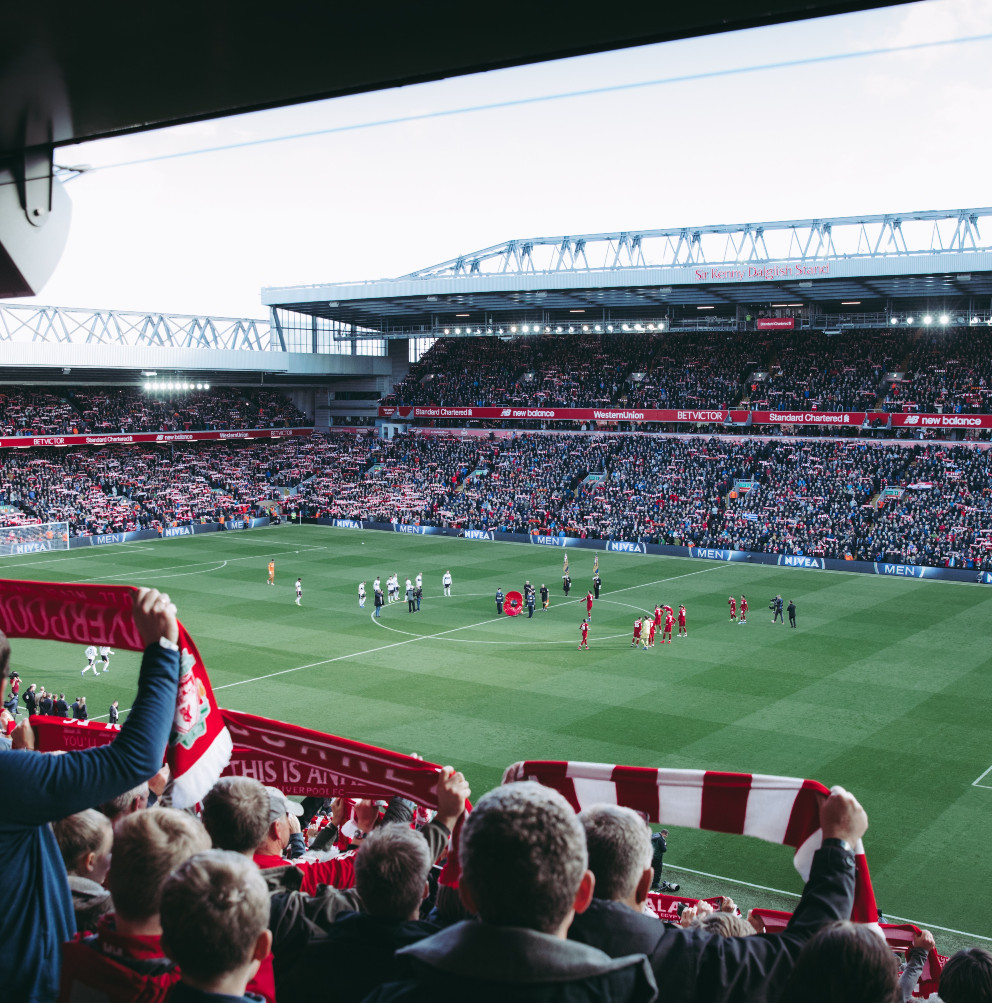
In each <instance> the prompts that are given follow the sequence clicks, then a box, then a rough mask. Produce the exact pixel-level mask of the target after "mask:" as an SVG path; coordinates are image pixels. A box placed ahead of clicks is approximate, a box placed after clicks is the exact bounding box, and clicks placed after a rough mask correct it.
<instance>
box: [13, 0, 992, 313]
mask: <svg viewBox="0 0 992 1003" xmlns="http://www.w3.org/2000/svg"><path fill="white" fill-rule="evenodd" d="M976 35H989V36H990V37H989V38H986V39H982V40H978V41H968V42H957V43H954V44H948V45H943V46H936V47H930V48H924V49H915V50H912V51H909V52H896V53H892V52H886V53H880V54H873V55H866V56H861V57H858V58H846V59H828V58H825V57H831V56H840V55H846V54H851V53H857V52H871V51H873V50H879V49H892V48H896V47H905V46H910V45H914V44H918V43H921V42H934V41H941V40H951V39H960V38H967V37H971V36H976ZM817 60H819V61H817ZM776 63H779V64H780V63H790V64H792V65H788V66H779V67H773V68H769V67H770V64H776ZM737 71H740V72H737ZM687 77H691V78H692V79H685V78H687ZM671 78H682V79H680V80H675V81H672V82H667V83H655V84H652V85H649V86H639V87H630V88H623V89H618V85H623V84H637V83H645V82H650V81H660V80H661V81H664V80H671ZM574 92H586V93H584V94H579V95H575V96H570V97H563V98H558V99H555V100H547V101H530V102H529V103H525V104H518V105H513V104H512V102H513V101H516V100H521V99H533V98H534V97H538V96H545V95H548V96H550V95H561V94H574ZM588 92H593V93H588ZM596 92H599V93H596ZM508 102H510V104H509V105H508V106H506V107H502V108H495V109H488V110H473V109H478V108H479V106H483V105H492V104H504V105H505V104H506V103H508ZM989 107H992V3H989V2H988V0H927V2H923V3H915V4H908V5H905V6H900V7H889V8H885V9H883V10H878V11H869V12H863V13H859V14H848V15H842V16H837V17H831V18H822V19H818V20H813V21H801V22H797V23H794V24H787V25H776V26H773V27H768V28H758V29H752V30H749V31H743V32H734V33H728V34H723V35H713V36H708V37H705V38H699V39H689V40H684V41H679V42H668V43H664V44H660V45H650V46H642V47H638V48H633V49H624V50H619V51H616V52H610V53H604V54H600V55H593V56H583V57H578V58H574V59H567V60H559V61H555V62H550V63H541V64H536V65H533V66H526V67H519V68H514V69H506V70H497V71H493V72H490V73H482V74H476V75H473V76H470V77H458V78H454V79H451V80H446V81H438V82H435V83H429V84H418V85H415V86H410V87H404V88H396V89H392V90H388V91H379V92H376V93H372V94H364V95H357V96H354V97H347V98H337V99H334V100H330V101H320V102H313V103H310V104H305V105H296V106H292V107H288V108H282V109H275V110H271V111H265V112H257V113H253V114H250V115H239V116H233V117H230V118H225V119H217V120H213V121H210V122H201V123H196V124H192V125H186V126H178V127H175V128H170V129H160V130H156V131H153V132H147V133H141V134H137V135H132V136H126V137H121V138H118V139H109V140H100V141H97V142H92V143H85V144H79V145H77V146H71V147H65V148H62V149H60V150H58V151H56V162H57V163H59V164H88V165H91V166H92V167H93V168H94V169H93V170H92V171H90V172H88V173H85V174H83V175H81V176H80V177H78V178H76V179H74V180H72V181H70V182H69V183H68V184H67V186H66V192H67V194H68V195H69V196H70V198H71V200H72V203H73V215H72V225H71V229H70V234H69V239H68V243H67V245H66V249H65V253H64V254H63V256H62V260H61V262H60V263H59V265H58V267H57V269H56V271H55V273H54V274H53V276H52V278H51V279H50V280H49V281H48V283H47V285H46V287H45V288H44V289H43V290H42V292H41V294H40V295H39V296H37V297H34V298H32V299H28V300H22V301H20V302H29V303H37V304H45V305H53V306H63V307H83V308H93V309H116V310H137V311H142V312H164V313H189V314H208V315H213V316H222V317H260V318H261V317H265V316H266V313H267V311H266V309H265V308H264V307H263V306H262V304H261V289H262V287H263V286H284V285H302V284H311V283H327V282H346V281H355V280H366V279H378V278H385V277H393V276H399V275H403V274H405V273H407V272H410V271H413V270H415V269H418V268H422V267H425V266H427V265H431V264H434V263H435V262H440V261H444V260H447V259H449V258H453V257H455V256H457V255H458V254H461V253H465V252H469V251H473V250H477V249H480V248H483V247H486V246H489V245H491V244H496V243H500V242H502V241H505V240H509V239H511V238H521V237H528V236H530V237H536V236H549V235H557V234H575V233H594V232H601V231H611V230H630V229H634V230H636V229H646V228H655V227H671V226H682V225H703V224H711V223H742V222H763V221H769V220H779V219H791V218H806V217H824V216H838V215H855V214H858V213H882V212H908V211H912V210H921V209H959V208H965V207H981V206H988V205H992V191H990V180H989V178H990V175H989V171H988V164H989V163H992V130H989V129H988V128H987V126H986V124H985V122H984V112H985V110H986V109H988V108H989ZM442 112H454V114H439V113H442ZM423 116H427V117H423ZM384 119H393V120H395V119H405V121H400V122H394V123H393V124H380V125H375V124H373V123H377V122H381V121H382V120H384ZM321 130H335V131H327V132H325V134H323V135H320V136H315V137H311V138H306V139H290V140H284V141H274V142H266V143H263V144H261V145H253V146H246V147H241V148H234V149H229V150H226V151H223V152H212V153H198V154H195V155H191V156H184V157H179V158H173V159H167V160H158V161H155V160H151V161H150V162H144V163H138V164H132V162H133V161H149V158H154V157H157V156H161V155H163V154H174V153H177V152H184V151H197V150H203V149H205V148H213V147H220V146H232V145H235V144H243V143H252V142H257V141H258V140H260V139H278V138H279V137H284V136H290V135H295V134H298V133H302V132H316V131H321ZM125 163H126V164H131V166H114V165H119V164H125ZM15 302H16V301H15Z"/></svg>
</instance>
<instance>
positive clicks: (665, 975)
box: [568, 787, 868, 1003]
mask: <svg viewBox="0 0 992 1003" xmlns="http://www.w3.org/2000/svg"><path fill="white" fill-rule="evenodd" d="M579 817H580V819H581V820H582V822H583V825H584V827H585V830H586V839H587V842H588V844H589V866H590V868H591V869H592V871H593V873H594V874H595V876H596V896H597V897H596V898H595V899H593V901H592V903H591V905H590V907H589V909H588V910H587V911H586V912H585V913H583V914H582V915H581V916H576V918H575V920H574V922H573V923H572V926H571V928H570V929H569V931H568V935H569V938H571V939H573V940H577V941H581V942H582V943H586V944H591V945H592V946H594V947H598V948H600V949H601V950H603V951H605V952H606V953H607V954H610V955H612V956H614V957H616V956H618V955H621V954H629V953H630V952H631V951H643V952H644V953H645V954H646V955H647V956H648V960H649V961H650V963H651V967H652V969H653V970H654V975H655V979H656V980H657V982H658V989H659V993H660V995H661V998H662V999H665V1000H679V1001H680V1003H764V1001H765V1000H774V999H777V998H778V995H779V993H780V992H781V990H782V987H783V985H784V983H785V981H786V979H787V978H788V976H789V973H790V972H791V971H792V968H793V965H794V964H795V962H796V958H797V957H798V956H799V952H800V950H801V948H802V947H803V945H804V944H805V943H806V942H807V941H808V940H809V939H810V938H811V937H812V936H813V934H815V933H816V932H817V931H818V930H820V929H822V928H823V927H824V926H826V925H827V924H828V923H830V922H832V921H833V920H837V919H847V918H848V917H849V916H850V915H851V907H852V905H853V903H854V853H853V851H852V849H851V847H853V846H854V845H855V844H856V843H857V842H858V840H859V839H860V838H861V836H862V835H863V834H864V832H865V830H866V829H867V828H868V818H867V816H866V815H865V812H864V809H863V808H862V807H861V805H860V804H858V801H857V799H856V798H855V797H854V796H853V795H852V794H849V793H848V792H847V791H845V790H844V789H843V788H842V787H835V788H833V790H832V791H831V793H830V797H829V798H827V800H826V801H825V802H824V803H823V805H822V807H821V809H820V826H821V828H822V830H823V847H822V848H821V849H819V850H817V851H816V853H815V854H814V856H813V864H812V867H811V869H810V876H809V881H807V883H806V888H805V889H804V891H803V896H802V899H801V900H800V902H799V905H798V906H797V907H796V911H795V912H794V913H793V915H792V919H791V920H790V922H789V925H788V926H787V927H786V928H785V930H783V931H782V933H779V934H765V935H763V936H760V937H731V938H725V937H721V936H719V935H717V934H713V933H709V932H707V931H705V930H703V929H701V928H691V929H687V930H683V929H677V928H674V927H669V926H667V925H666V924H664V923H662V922H661V921H660V920H658V919H655V918H654V917H651V916H645V915H643V914H642V913H641V911H640V906H641V904H642V903H643V902H644V900H645V899H646V898H647V894H648V889H649V888H650V885H651V878H652V874H653V871H652V868H651V840H650V835H649V833H648V829H647V826H646V825H645V824H644V821H643V819H641V817H640V816H639V815H637V814H636V812H633V811H630V810H629V809H627V808H618V807H616V806H607V805H598V806H596V807H594V808H590V809H588V810H587V811H584V812H582V814H581V815H580V816H579Z"/></svg>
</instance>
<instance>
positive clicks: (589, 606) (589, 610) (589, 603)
mask: <svg viewBox="0 0 992 1003" xmlns="http://www.w3.org/2000/svg"><path fill="white" fill-rule="evenodd" d="M586 619H587V620H591V619H592V592H587V593H586Z"/></svg>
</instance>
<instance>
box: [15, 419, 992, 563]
mask: <svg viewBox="0 0 992 1003" xmlns="http://www.w3.org/2000/svg"><path fill="white" fill-rule="evenodd" d="M0 475H2V480H0V526H5V525H6V526H15V525H21V524H24V523H32V522H35V523H37V522H60V521H67V522H68V523H69V527H70V533H71V534H72V535H86V534H94V533H109V532H122V531H127V530H132V529H142V528H149V527H153V526H155V527H161V526H171V525H175V524H177V523H188V522H217V521H222V520H225V519H227V518H231V517H236V516H239V515H251V514H256V513H260V512H262V511H263V510H264V508H265V507H266V503H267V502H271V500H272V499H277V500H278V501H279V502H280V503H281V504H283V505H285V507H287V508H290V509H292V510H294V511H298V512H299V514H300V515H302V516H304V517H330V518H342V519H366V520H370V521H379V522H390V521H400V522H409V523H417V524H420V525H430V526H448V527H452V526H453V527H459V528H464V529H490V530H499V531H502V532H513V533H540V534H564V535H570V536H579V537H588V538H592V539H612V540H637V541H643V542H647V543H662V544H679V545H688V546H704V547H721V548H725V549H735V550H754V551H768V552H775V553H787V554H805V555H813V556H822V557H830V558H849V559H853V560H868V561H882V560H884V561H892V562H897V563H903V564H927V565H932V566H938V567H942V566H951V567H964V568H968V567H975V568H983V569H992V454H990V452H989V451H987V450H982V449H976V448H972V447H968V446H964V445H954V444H949V443H937V442H934V443H921V444H917V445H913V446H897V445H894V444H885V443H875V442H868V441H864V440H858V441H852V440H837V439H826V438H823V439H807V440H773V441H768V440H761V439H755V438H745V437H741V436H736V437H735V436H728V437H720V438H716V437H713V438H708V439H705V438H697V437H676V436H652V435H599V436H597V435H554V434H522V435H518V436H515V437H513V438H510V439H481V438H478V437H473V438H467V439H459V438H455V437H453V436H445V435H439V434H430V435H421V434H414V435H407V436H402V437H398V438H396V439H393V440H391V441H388V442H387V441H383V440H381V439H379V438H377V437H375V436H373V435H367V434H361V435H359V434H354V433H334V434H331V435H327V436H313V437H309V438H306V439H299V440H296V439H294V440H281V441H278V442H275V443H265V444H233V443H224V444H190V445H184V446H182V447H179V446H175V447H172V448H169V447H166V446H110V447H103V448H100V449H98V450H93V451H87V452H74V453H66V452H64V451H61V450H55V449H39V450H32V451H21V450H18V451H17V452H16V453H7V454H3V455H0ZM286 492H292V494H290V495H289V496H288V497H287V498H286V499H283V495H284V494H285V493H286Z"/></svg>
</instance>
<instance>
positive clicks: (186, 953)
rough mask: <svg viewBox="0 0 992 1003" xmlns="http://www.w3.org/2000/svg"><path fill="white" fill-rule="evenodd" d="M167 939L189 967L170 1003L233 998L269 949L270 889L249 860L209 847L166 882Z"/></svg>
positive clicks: (227, 1002)
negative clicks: (209, 848) (268, 889)
mask: <svg viewBox="0 0 992 1003" xmlns="http://www.w3.org/2000/svg"><path fill="white" fill-rule="evenodd" d="M161 917H162V945H163V947H164V948H165V951H166V954H167V955H168V956H169V957H170V958H172V960H173V961H175V962H176V964H177V965H178V966H179V968H180V971H181V972H182V978H181V980H180V982H179V983H178V984H177V985H176V986H174V987H173V989H172V992H171V993H170V994H169V1000H170V1003H221V1001H223V1003H234V1001H235V1000H244V1001H246V1003H247V1001H252V1003H253V1001H255V1000H257V999H258V998H259V997H257V996H254V995H251V996H246V995H245V991H246V989H247V988H248V983H249V982H250V981H251V979H252V977H253V976H254V975H255V973H256V972H257V971H258V969H259V966H260V964H261V963H262V961H264V960H265V959H266V958H267V957H268V955H269V949H270V948H271V946H272V934H271V932H270V931H269V894H268V891H267V889H266V887H265V880H264V879H263V878H262V875H261V874H259V873H258V870H257V869H256V868H255V866H254V865H253V864H252V862H251V861H250V860H248V859H247V858H246V857H243V856H242V855H241V854H239V853H233V852H231V851H230V850H207V851H206V852H204V853H198V854H196V856H194V857H191V858H190V859H189V860H187V861H186V863H184V864H183V865H182V866H181V867H180V868H179V869H178V870H177V871H175V872H174V873H173V874H172V875H171V876H170V877H169V878H168V879H167V880H166V882H165V886H164V888H163V889H162V908H161Z"/></svg>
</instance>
